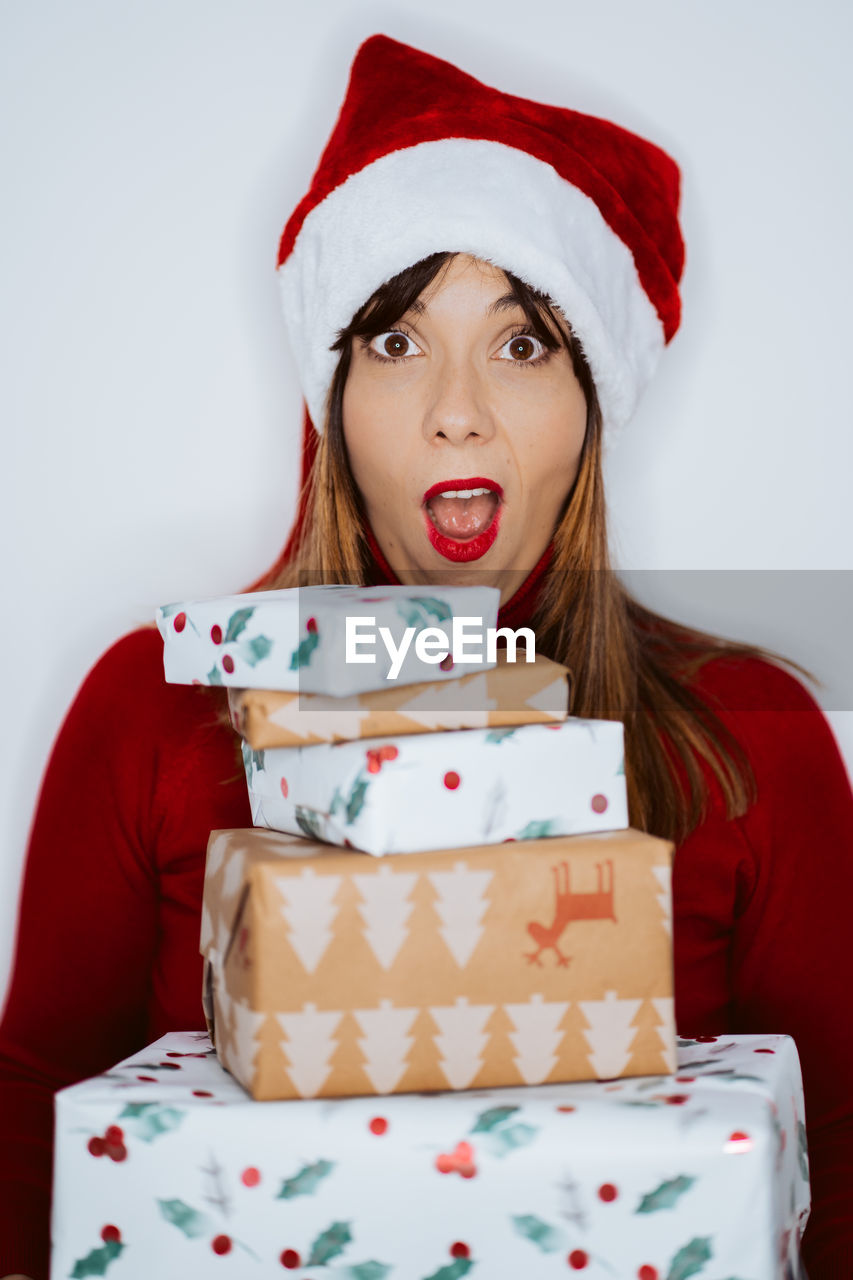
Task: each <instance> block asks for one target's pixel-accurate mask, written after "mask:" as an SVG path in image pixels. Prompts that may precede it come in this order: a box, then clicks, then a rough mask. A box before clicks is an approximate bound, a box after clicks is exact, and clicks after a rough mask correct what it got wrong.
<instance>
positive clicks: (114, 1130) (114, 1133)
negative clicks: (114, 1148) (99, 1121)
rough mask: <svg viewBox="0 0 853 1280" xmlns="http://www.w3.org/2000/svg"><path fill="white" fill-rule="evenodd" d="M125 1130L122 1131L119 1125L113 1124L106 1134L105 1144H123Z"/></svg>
mask: <svg viewBox="0 0 853 1280" xmlns="http://www.w3.org/2000/svg"><path fill="white" fill-rule="evenodd" d="M123 1141H124V1129H120V1128H119V1127H118V1125H117V1124H111V1125H110V1126H109V1128H108V1129H107V1131H106V1133H105V1134H104V1142H113V1143H117V1142H123Z"/></svg>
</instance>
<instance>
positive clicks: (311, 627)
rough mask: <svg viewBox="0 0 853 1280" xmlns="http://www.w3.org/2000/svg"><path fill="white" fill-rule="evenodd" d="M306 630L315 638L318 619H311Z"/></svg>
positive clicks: (306, 625)
mask: <svg viewBox="0 0 853 1280" xmlns="http://www.w3.org/2000/svg"><path fill="white" fill-rule="evenodd" d="M305 630H306V631H307V632H308V634H309V635H312V636H315V635H316V634H317V619H316V618H309V619H308V621H307V622H306V623H305Z"/></svg>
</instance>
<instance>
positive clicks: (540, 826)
mask: <svg viewBox="0 0 853 1280" xmlns="http://www.w3.org/2000/svg"><path fill="white" fill-rule="evenodd" d="M553 826H554V819H553V818H540V819H538V820H535V821H533V822H528V824H527V826H526V827H522V829H521V830H520V831H519V832H518V834H517V836H516V839H517V840H539V839H541V838H542V836H549V835H550V834H551V829H552V827H553Z"/></svg>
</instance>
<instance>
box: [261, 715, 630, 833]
mask: <svg viewBox="0 0 853 1280" xmlns="http://www.w3.org/2000/svg"><path fill="white" fill-rule="evenodd" d="M243 763H244V765H245V769H246V780H247V783H248V786H249V801H250V804H251V810H252V821H253V822H254V823H255V825H256V826H260V827H271V828H272V829H273V830H275V831H289V832H292V833H294V834H299V833H302V834H303V835H307V836H310V837H312V838H314V839H317V840H328V841H330V842H331V843H333V844H339V845H346V846H350V847H352V848H354V849H361V850H363V851H364V852H365V853H372V854H376V855H377V856H378V855H381V854H386V853H414V852H415V851H417V850H422V849H441V848H457V847H460V846H463V845H476V844H497V843H499V842H500V841H503V840H529V839H532V838H535V837H541V836H562V835H575V834H579V833H582V832H586V831H612V830H617V829H619V828H624V827H627V825H628V796H627V789H626V786H625V764H624V750H623V733H622V725H621V724H620V723H619V722H618V721H616V720H581V719H579V718H577V717H572V718H570V719H567V720H564V721H563V722H562V723H560V724H527V725H520V726H519V727H517V728H503V729H458V730H455V731H451V732H447V733H419V734H408V735H406V736H401V737H385V738H362V739H360V740H358V741H355V742H337V743H320V744H316V745H313V746H308V747H271V748H269V749H268V750H262V751H254V750H253V749H252V748H250V747H249V746H248V745H247V744H246V743H243Z"/></svg>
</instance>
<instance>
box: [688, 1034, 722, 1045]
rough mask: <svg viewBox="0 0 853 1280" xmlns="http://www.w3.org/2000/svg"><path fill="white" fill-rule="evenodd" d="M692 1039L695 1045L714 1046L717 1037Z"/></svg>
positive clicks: (696, 1037) (695, 1037)
mask: <svg viewBox="0 0 853 1280" xmlns="http://www.w3.org/2000/svg"><path fill="white" fill-rule="evenodd" d="M693 1039H694V1040H695V1041H696V1043H697V1044H716V1043H717V1040H718V1037H717V1036H694V1037H693Z"/></svg>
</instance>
